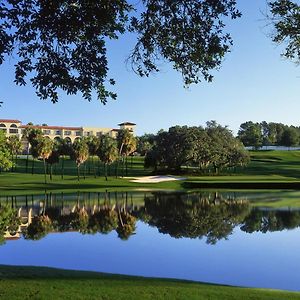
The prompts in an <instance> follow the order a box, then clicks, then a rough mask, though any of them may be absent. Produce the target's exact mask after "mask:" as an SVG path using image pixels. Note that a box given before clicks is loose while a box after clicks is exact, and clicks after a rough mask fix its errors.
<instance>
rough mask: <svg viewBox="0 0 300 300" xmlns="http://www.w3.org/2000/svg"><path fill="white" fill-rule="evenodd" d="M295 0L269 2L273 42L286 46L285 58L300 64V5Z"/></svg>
mask: <svg viewBox="0 0 300 300" xmlns="http://www.w3.org/2000/svg"><path fill="white" fill-rule="evenodd" d="M297 2H298V1H293V0H276V1H269V6H270V13H271V14H270V16H269V19H270V20H271V21H272V23H273V25H274V29H275V30H274V32H273V36H272V39H273V42H275V43H277V44H284V45H285V50H284V52H283V54H282V55H283V56H284V57H286V58H288V59H291V60H292V61H295V62H296V63H299V62H300V39H299V35H300V4H299V3H297Z"/></svg>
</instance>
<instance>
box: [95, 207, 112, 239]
mask: <svg viewBox="0 0 300 300" xmlns="http://www.w3.org/2000/svg"><path fill="white" fill-rule="evenodd" d="M117 227H118V213H117V212H116V211H115V210H114V207H113V208H112V209H110V208H109V207H105V208H104V209H100V211H99V212H96V213H95V214H93V215H92V216H91V217H90V221H89V232H91V233H96V232H100V233H104V234H107V233H110V232H111V231H113V230H115V229H116V228H117Z"/></svg>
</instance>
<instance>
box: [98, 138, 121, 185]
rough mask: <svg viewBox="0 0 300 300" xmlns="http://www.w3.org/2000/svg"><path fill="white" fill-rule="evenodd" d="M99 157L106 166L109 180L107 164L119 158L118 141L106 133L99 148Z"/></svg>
mask: <svg viewBox="0 0 300 300" xmlns="http://www.w3.org/2000/svg"><path fill="white" fill-rule="evenodd" d="M97 154H98V157H99V159H100V160H101V161H102V162H103V163H104V166H105V180H106V181H107V166H108V165H110V164H111V163H113V162H114V161H116V160H117V159H118V145H117V141H116V140H114V139H113V138H111V137H109V136H108V135H104V136H103V137H102V139H101V142H100V146H99V149H98V152H97Z"/></svg>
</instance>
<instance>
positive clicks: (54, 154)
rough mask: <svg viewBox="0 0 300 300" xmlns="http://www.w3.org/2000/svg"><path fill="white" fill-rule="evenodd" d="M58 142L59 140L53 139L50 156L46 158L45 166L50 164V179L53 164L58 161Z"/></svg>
mask: <svg viewBox="0 0 300 300" xmlns="http://www.w3.org/2000/svg"><path fill="white" fill-rule="evenodd" d="M60 143H61V142H60V141H58V140H54V142H53V149H52V152H51V154H50V156H49V157H48V158H47V159H46V162H47V166H48V165H50V180H52V174H53V172H52V171H53V165H54V164H57V163H59V156H60Z"/></svg>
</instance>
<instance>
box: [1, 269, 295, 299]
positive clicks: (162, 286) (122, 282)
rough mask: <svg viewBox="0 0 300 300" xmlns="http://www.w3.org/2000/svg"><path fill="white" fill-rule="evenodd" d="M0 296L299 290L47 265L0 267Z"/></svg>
mask: <svg viewBox="0 0 300 300" xmlns="http://www.w3.org/2000/svg"><path fill="white" fill-rule="evenodd" d="M0 299H9V300H11V299H91V300H92V299H118V300H119V299H124V300H128V299H139V300H140V299H172V300H173V299H189V300H191V299H197V300H202V299H203V300H204V299H205V300H207V299H210V300H215V299H216V300H220V299H222V300H227V299H228V300H229V299H230V300H242V299H243V300H254V299H255V300H265V299H266V300H288V299H291V300H292V299H300V293H296V292H286V291H274V290H264V289H250V288H239V287H230V286H221V285H213V284H204V283H197V282H191V281H181V280H172V279H154V278H143V277H131V276H121V275H109V274H102V273H95V272H80V271H67V270H59V269H51V268H41V267H39V268H37V267H12V266H0Z"/></svg>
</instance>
